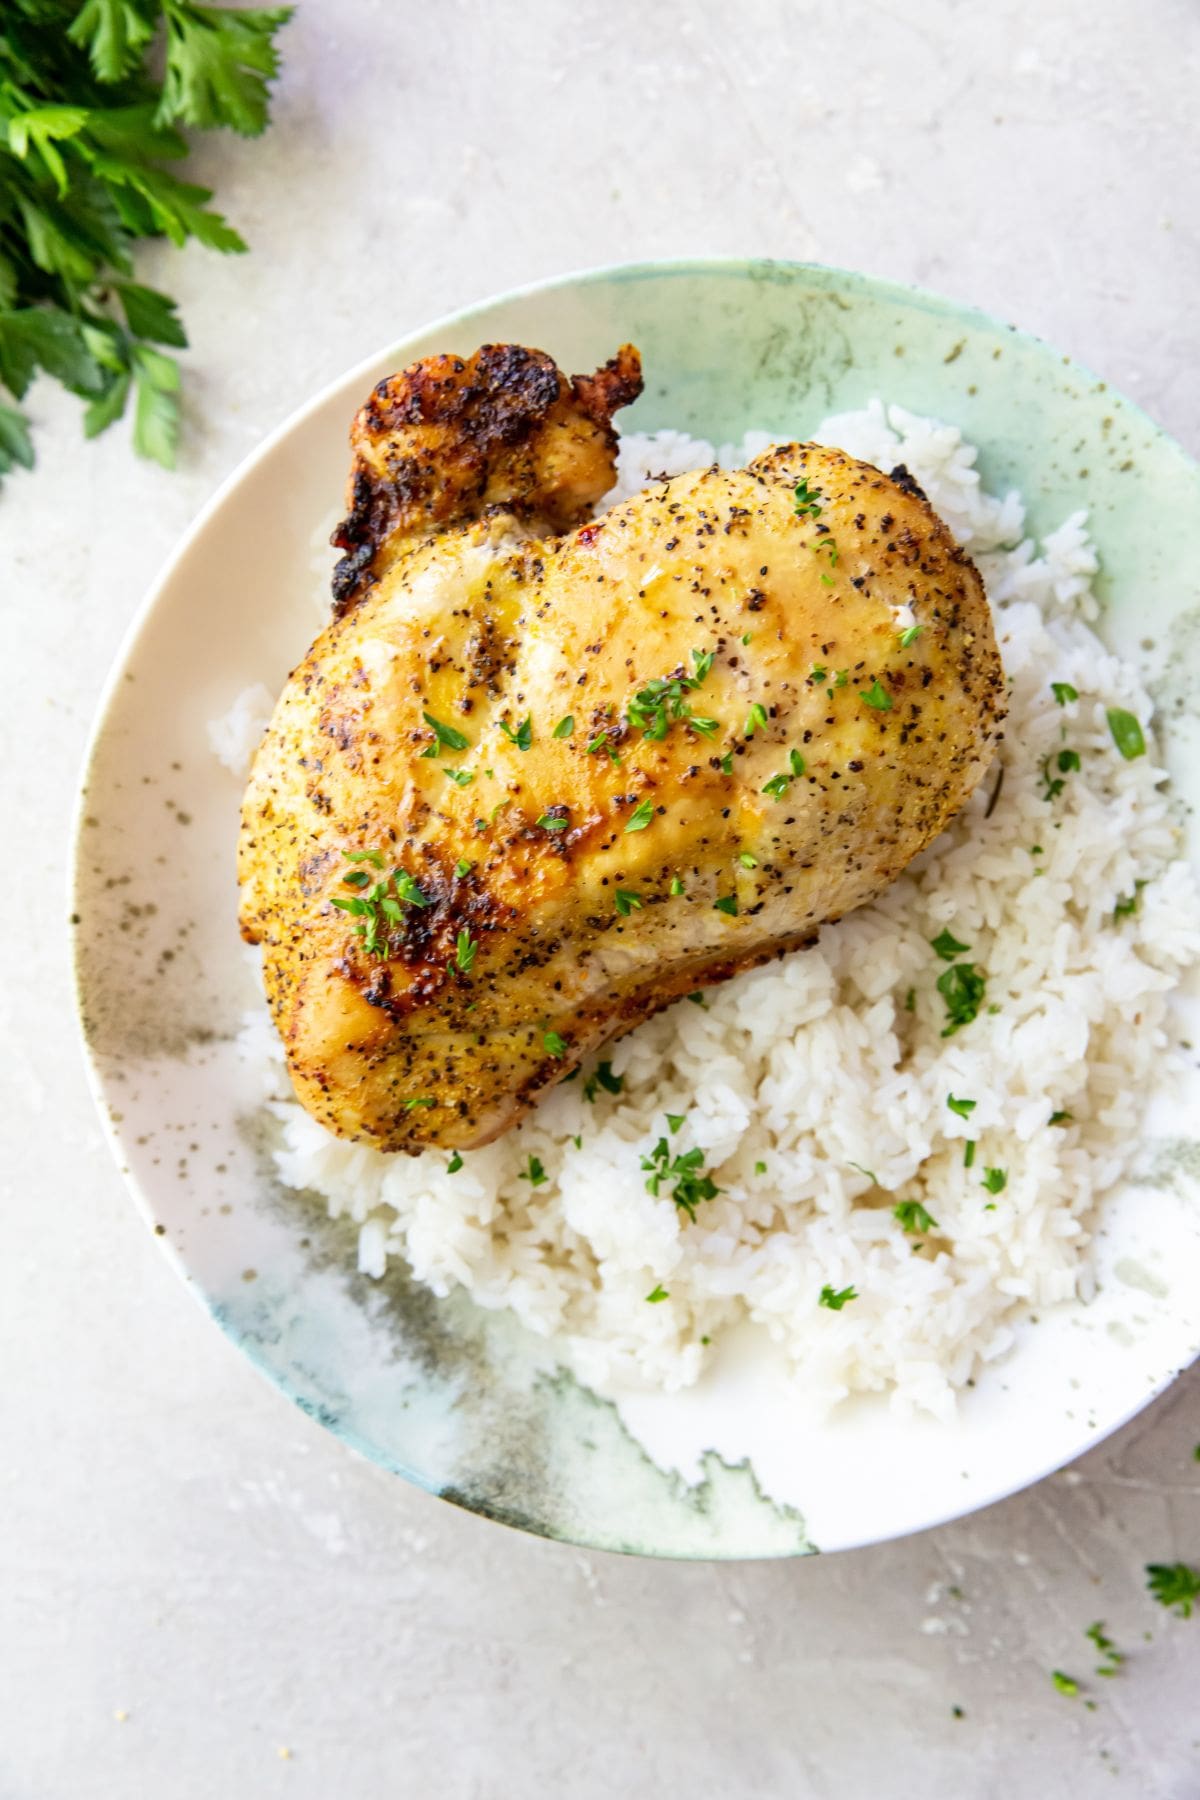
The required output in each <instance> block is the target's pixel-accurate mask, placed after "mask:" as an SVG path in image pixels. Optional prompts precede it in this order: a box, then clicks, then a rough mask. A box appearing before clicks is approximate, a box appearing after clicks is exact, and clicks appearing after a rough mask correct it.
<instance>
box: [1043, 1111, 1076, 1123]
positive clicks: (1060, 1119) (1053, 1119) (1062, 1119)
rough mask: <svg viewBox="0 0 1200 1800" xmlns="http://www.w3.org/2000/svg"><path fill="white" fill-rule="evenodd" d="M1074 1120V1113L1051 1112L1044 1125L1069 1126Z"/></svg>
mask: <svg viewBox="0 0 1200 1800" xmlns="http://www.w3.org/2000/svg"><path fill="white" fill-rule="evenodd" d="M1074 1119H1075V1115H1074V1113H1069V1112H1052V1113H1051V1114H1050V1117H1049V1118H1048V1119H1047V1121H1046V1123H1047V1124H1048V1125H1071V1124H1073V1123H1074Z"/></svg>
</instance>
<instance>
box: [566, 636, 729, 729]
mask: <svg viewBox="0 0 1200 1800" xmlns="http://www.w3.org/2000/svg"><path fill="white" fill-rule="evenodd" d="M714 654H715V653H714V652H713V651H712V650H693V651H692V662H693V664H694V665H695V668H694V673H692V674H690V675H689V674H687V673H686V672H684V673H682V674H678V675H662V676H658V677H656V678H655V679H654V680H653V681H648V682H647V683H646V685H645V687H642V688H639V689H638V691H637V693H636V694H635V695H634V696H633V698H632V700H630V701H629V703H628V705H627V706H626V708H625V717H626V719H627V720H628V722H629V723H630V725H632V726H633V728H634V730H635V731H640V732H641V733H642V735H643V737H647V738H650V739H651V740H652V741H654V742H657V741H658V740H660V739H662V738H665V737H666V735H667V733H668V731H670V729H671V726H672V725H674V724H677V723H678V724H683V725H687V726H689V727H690V728H691V729H692V730H694V731H699V732H700V733H701V735H702V736H705V737H710V736H711V735H712V733H713V732H714V731H715V730H716V729H717V721H716V720H715V719H699V718H697V717H696V716H695V714H694V713H693V712H692V708H691V703H690V701H689V700H688V698H687V696H688V695H689V694H691V693H694V692H695V690H696V689H697V688H698V687H701V686H702V685H703V683H704V679H705V677H706V676H707V674H708V672H709V670H710V669H711V668H712V665H713V656H714ZM590 748H591V746H590V745H589V749H590Z"/></svg>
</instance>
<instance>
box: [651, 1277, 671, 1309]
mask: <svg viewBox="0 0 1200 1800" xmlns="http://www.w3.org/2000/svg"><path fill="white" fill-rule="evenodd" d="M670 1298H671V1296H670V1294H669V1293H668V1292H667V1290H666V1288H665V1287H664V1286H663V1285H662V1283H661V1281H660V1282H659V1284H658V1286H657V1287H656V1288H655V1290H654V1292H653V1293H652V1294H647V1295H646V1302H647V1305H649V1306H657V1305H658V1303H659V1301H660V1300H669V1299H670Z"/></svg>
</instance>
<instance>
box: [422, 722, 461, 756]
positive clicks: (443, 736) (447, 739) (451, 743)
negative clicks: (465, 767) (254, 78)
mask: <svg viewBox="0 0 1200 1800" xmlns="http://www.w3.org/2000/svg"><path fill="white" fill-rule="evenodd" d="M421 717H422V718H423V719H424V721H425V723H426V724H427V725H428V727H429V729H430V731H432V733H433V735H434V737H435V738H436V739H437V741H438V743H439V745H440V746H441V747H442V749H443V750H466V749H467V748H468V746H469V744H470V739H469V738H465V737H464V736H463V734H462V732H461V731H458V730H456V729H455V727H454V726H453V725H446V724H444V723H443V722H442V720H441V719H435V718H434V716H433V714H432V713H427V712H423V713H422V714H421ZM436 754H437V752H436V751H435V752H434V755H435V756H436Z"/></svg>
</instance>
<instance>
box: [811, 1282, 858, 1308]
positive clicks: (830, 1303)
mask: <svg viewBox="0 0 1200 1800" xmlns="http://www.w3.org/2000/svg"><path fill="white" fill-rule="evenodd" d="M857 1299H858V1289H857V1288H853V1287H844V1288H838V1289H836V1290H835V1289H833V1288H831V1287H830V1285H829V1283H828V1282H826V1283H825V1286H824V1287H823V1288H822V1289H821V1297H820V1299H819V1300H818V1301H817V1305H818V1306H827V1307H828V1308H829V1310H830V1312H841V1310H842V1308H843V1306H845V1304H846V1302H847V1301H848V1300H857Z"/></svg>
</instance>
